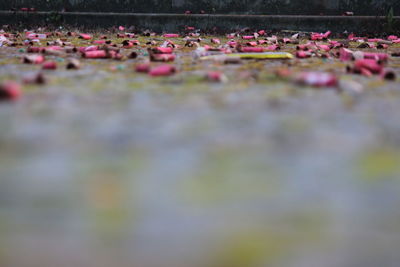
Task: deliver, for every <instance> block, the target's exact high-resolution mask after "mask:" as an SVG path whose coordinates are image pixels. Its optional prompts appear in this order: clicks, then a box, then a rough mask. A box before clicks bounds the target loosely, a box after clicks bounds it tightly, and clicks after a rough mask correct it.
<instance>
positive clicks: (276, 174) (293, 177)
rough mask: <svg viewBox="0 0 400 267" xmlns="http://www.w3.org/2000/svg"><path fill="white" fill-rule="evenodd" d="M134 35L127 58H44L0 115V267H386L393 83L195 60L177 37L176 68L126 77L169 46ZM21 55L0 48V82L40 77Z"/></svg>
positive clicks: (399, 159) (396, 188)
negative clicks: (154, 48) (324, 78)
mask: <svg viewBox="0 0 400 267" xmlns="http://www.w3.org/2000/svg"><path fill="white" fill-rule="evenodd" d="M219 38H220V40H221V42H222V43H225V42H226V41H227V40H226V38H225V37H224V36H219ZM53 39H56V38H53ZM69 39H70V40H71V41H72V42H73V44H74V45H76V46H82V45H89V44H90V43H91V41H83V40H78V39H77V38H75V37H74V38H69ZM95 39H96V38H95ZM136 39H138V40H139V41H140V43H141V45H139V46H135V47H133V48H130V49H125V50H123V51H122V52H121V53H122V54H123V55H125V56H126V55H128V54H129V53H130V52H131V51H137V52H138V55H139V56H138V58H136V59H126V60H122V61H116V60H113V59H81V57H80V55H79V53H73V54H64V53H63V54H60V55H57V56H54V55H50V56H49V55H47V56H46V58H47V59H51V60H54V61H56V62H57V64H58V67H59V69H58V70H55V71H51V70H45V71H42V72H43V74H44V76H45V77H46V79H47V83H46V84H44V85H36V84H27V85H24V86H23V96H22V97H21V98H20V99H19V100H18V101H15V102H2V103H1V104H0V236H1V238H0V266H4V267H25V266H26V267H32V266H42V267H43V266H45V267H47V266H49V267H50V266H72V265H73V266H77V267H81V266H82V267H83V266H85V267H86V266H88V267H91V266H93V267H94V266H96V267H98V266H101V267H102V266H104V267H106V266H107V267H108V266H134V267H136V266H140V267H147V266H149V267H158V266H175V267H179V266H186V267H187V266H210V267H211V266H213V267H217V266H218V267H235V266H238V267H239V266H241V267H243V266H249V267H250V266H255V267H258V266H285V267H302V266H307V267H309V266H325V267H342V266H343V267H344V266H355V267H357V266H363V267H369V266H371V267H374V266H377V265H380V266H385V267H397V266H398V263H399V262H400V254H399V253H398V248H399V246H400V209H399V208H398V206H399V204H400V180H399V178H400V116H399V115H400V86H399V85H400V83H399V82H398V81H385V80H382V78H380V77H379V75H374V76H371V77H366V76H362V75H357V74H348V73H346V66H347V65H351V64H352V62H350V63H349V62H341V61H340V60H339V59H337V58H334V57H332V58H328V59H321V58H319V57H313V58H308V59H291V60H259V61H256V60H246V61H242V62H241V63H239V64H221V63H220V62H217V61H201V60H199V59H197V58H196V57H195V56H194V53H195V52H194V49H195V48H188V47H186V48H185V47H183V45H184V44H185V42H186V41H183V40H182V39H181V38H178V39H173V40H174V42H175V43H176V44H178V45H180V46H181V47H180V48H176V51H175V54H176V55H177V59H176V60H175V62H173V63H168V64H172V65H174V66H176V68H177V70H178V71H177V73H176V74H174V75H171V76H168V77H150V76H149V75H147V74H143V73H136V72H135V71H134V67H135V66H136V65H137V64H138V63H139V62H143V61H145V60H146V59H147V58H148V56H147V51H146V47H147V46H146V45H145V42H146V41H148V40H149V39H156V42H158V44H161V43H162V42H163V41H164V40H165V38H163V37H160V36H155V37H142V36H140V37H137V38H136ZM210 39H211V36H206V37H204V41H203V43H202V45H204V44H207V45H213V44H211V43H210V41H209V40H210ZM122 40H123V39H119V40H118V41H117V40H113V42H115V43H118V44H119V43H121V41H122ZM46 41H48V40H46ZM43 42H44V41H42V43H43ZM306 42H308V41H307V40H300V43H306ZM355 46H358V44H357V43H351V44H350V49H352V50H354V51H355V50H362V51H367V50H368V51H375V50H374V49H356V48H355ZM295 47H296V45H294V44H288V45H284V46H282V50H281V51H286V52H290V53H293V54H294V53H295V52H296V49H295ZM20 49H21V47H2V48H0V78H1V80H6V79H7V80H17V81H22V80H23V79H24V77H25V79H26V77H30V76H35V75H36V74H37V73H38V72H39V71H40V69H41V66H40V65H39V66H38V65H31V64H22V63H21V58H22V57H23V56H24V55H26V53H25V50H24V51H20ZM24 49H26V47H24ZM398 49H400V46H397V45H392V46H391V47H390V48H388V50H383V51H381V52H386V53H388V54H390V53H393V52H397V50H398ZM67 58H79V60H80V61H81V64H82V67H81V68H80V69H79V70H66V69H65V65H66V63H67V61H68V59H67ZM151 64H152V66H155V65H160V64H165V63H151ZM399 66H400V60H399V59H397V58H395V57H391V58H390V59H389V61H388V63H387V67H390V68H391V69H393V70H394V72H395V73H396V74H399V72H400V68H399ZM282 69H285V70H287V69H289V70H290V73H291V74H290V75H294V76H295V75H296V73H299V72H302V71H304V70H312V71H326V72H328V73H332V74H334V75H335V76H337V77H338V79H339V85H337V86H335V87H329V88H326V87H322V88H313V87H311V86H307V85H305V86H303V85H299V84H298V83H297V82H296V81H293V80H292V79H291V78H287V77H281V76H280V75H276V72H277V71H279V70H282ZM209 71H220V72H222V73H223V74H224V75H225V76H226V78H227V81H226V82H210V81H207V80H206V79H205V78H204V76H205V74H206V73H207V72H209ZM354 88H356V89H354Z"/></svg>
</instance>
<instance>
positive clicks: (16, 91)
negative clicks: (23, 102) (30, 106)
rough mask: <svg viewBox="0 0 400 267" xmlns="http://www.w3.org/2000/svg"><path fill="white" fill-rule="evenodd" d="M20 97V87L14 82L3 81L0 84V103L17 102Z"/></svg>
mask: <svg viewBox="0 0 400 267" xmlns="http://www.w3.org/2000/svg"><path fill="white" fill-rule="evenodd" d="M21 95H22V91H21V85H20V84H19V83H17V82H14V81H5V82H2V83H1V84H0V101H10V100H11V101H13V100H17V99H18V98H19V97H20V96H21Z"/></svg>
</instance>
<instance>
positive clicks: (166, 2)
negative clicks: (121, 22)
mask: <svg viewBox="0 0 400 267" xmlns="http://www.w3.org/2000/svg"><path fill="white" fill-rule="evenodd" d="M21 7H35V8H36V9H37V10H43V11H45V10H56V11H58V10H59V11H61V10H66V11H99V12H136V13H141V12H143V13H153V12H154V13H182V12H184V11H186V10H190V11H192V12H193V13H199V12H200V11H201V10H204V11H205V12H206V13H219V14H224V13H226V14H306V15H319V14H326V15H340V14H342V13H343V12H344V11H353V12H354V13H355V15H387V14H388V13H389V10H390V8H391V7H393V9H394V14H395V15H399V14H400V1H399V0H2V1H0V9H1V10H10V9H13V8H17V9H19V8H21Z"/></svg>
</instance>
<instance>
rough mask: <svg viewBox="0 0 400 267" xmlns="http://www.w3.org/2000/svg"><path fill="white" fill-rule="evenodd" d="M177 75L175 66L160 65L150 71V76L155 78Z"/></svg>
mask: <svg viewBox="0 0 400 267" xmlns="http://www.w3.org/2000/svg"><path fill="white" fill-rule="evenodd" d="M174 73H176V68H175V66H172V65H160V66H158V67H155V68H153V69H151V70H150V72H149V75H150V76H153V77H157V76H170V75H172V74H174Z"/></svg>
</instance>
